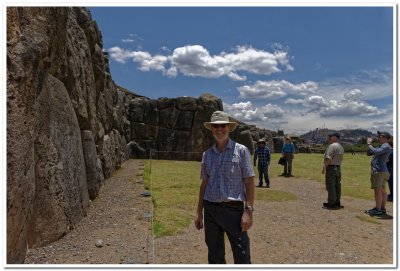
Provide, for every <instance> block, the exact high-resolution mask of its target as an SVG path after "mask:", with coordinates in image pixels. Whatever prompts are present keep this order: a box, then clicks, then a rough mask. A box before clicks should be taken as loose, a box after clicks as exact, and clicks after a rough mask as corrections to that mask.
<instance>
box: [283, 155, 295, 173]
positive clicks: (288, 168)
mask: <svg viewBox="0 0 400 271" xmlns="http://www.w3.org/2000/svg"><path fill="white" fill-rule="evenodd" d="M283 158H285V160H286V162H285V164H284V165H283V174H285V175H287V174H289V175H291V174H292V160H293V153H284V154H283Z"/></svg>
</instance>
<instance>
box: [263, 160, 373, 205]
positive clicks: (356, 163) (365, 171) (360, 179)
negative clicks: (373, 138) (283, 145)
mask: <svg viewBox="0 0 400 271" xmlns="http://www.w3.org/2000/svg"><path fill="white" fill-rule="evenodd" d="M279 157H280V154H276V153H275V154H273V155H272V162H271V165H270V168H269V169H270V176H271V177H274V176H277V175H279V174H281V173H282V172H283V167H282V166H281V165H279V164H278V160H279ZM370 161H371V157H369V156H367V155H365V154H364V155H362V154H356V155H351V154H347V153H346V154H345V155H344V158H343V162H342V166H341V170H342V195H344V196H349V197H355V198H361V199H367V200H371V199H373V198H374V197H373V192H372V191H371V188H370ZM322 162H323V154H314V153H299V154H296V155H295V158H294V160H293V172H292V174H293V175H294V176H295V177H301V178H306V179H310V180H314V181H318V182H322V183H324V182H325V175H324V174H322V173H321V170H322Z"/></svg>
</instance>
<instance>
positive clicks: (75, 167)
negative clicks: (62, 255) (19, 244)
mask: <svg viewBox="0 0 400 271" xmlns="http://www.w3.org/2000/svg"><path fill="white" fill-rule="evenodd" d="M36 106H37V111H36V119H37V130H38V137H37V138H36V140H35V161H36V178H35V198H34V206H33V213H32V219H31V223H30V228H29V236H28V244H29V246H31V247H38V246H43V245H46V244H49V243H51V242H53V241H56V240H58V239H59V238H60V237H62V236H64V235H65V234H66V233H67V232H68V231H69V230H71V229H72V228H73V227H74V226H75V225H76V223H77V222H78V221H79V220H80V219H81V218H82V217H83V216H84V215H86V212H87V208H88V206H89V196H88V188H87V179H86V168H85V160H84V156H83V150H82V141H81V132H80V128H79V124H78V120H77V118H76V115H75V112H74V109H73V106H72V104H71V101H70V99H69V96H68V92H67V90H66V88H65V87H64V85H63V83H62V82H60V81H59V80H58V79H56V78H54V77H52V76H51V75H49V76H48V80H47V81H46V82H45V84H44V86H43V89H42V90H41V92H40V93H39V94H38V97H37V105H36Z"/></svg>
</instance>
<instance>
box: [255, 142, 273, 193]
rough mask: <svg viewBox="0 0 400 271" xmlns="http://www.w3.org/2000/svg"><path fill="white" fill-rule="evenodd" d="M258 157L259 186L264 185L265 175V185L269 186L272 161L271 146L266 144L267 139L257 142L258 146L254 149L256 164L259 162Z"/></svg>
mask: <svg viewBox="0 0 400 271" xmlns="http://www.w3.org/2000/svg"><path fill="white" fill-rule="evenodd" d="M257 158H258V165H257V169H258V186H257V187H262V185H263V176H264V179H265V187H267V188H269V187H270V184H269V176H268V166H269V163H270V161H271V152H270V150H269V148H268V147H267V146H266V145H265V140H264V139H260V140H258V142H257V148H256V150H255V151H254V166H256V164H257Z"/></svg>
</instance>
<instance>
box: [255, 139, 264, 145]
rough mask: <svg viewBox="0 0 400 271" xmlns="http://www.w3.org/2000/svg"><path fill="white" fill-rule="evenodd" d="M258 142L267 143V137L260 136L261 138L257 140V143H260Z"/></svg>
mask: <svg viewBox="0 0 400 271" xmlns="http://www.w3.org/2000/svg"><path fill="white" fill-rule="evenodd" d="M258 143H264V144H265V139H263V138H260V139H259V140H258V141H257V144H258Z"/></svg>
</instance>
